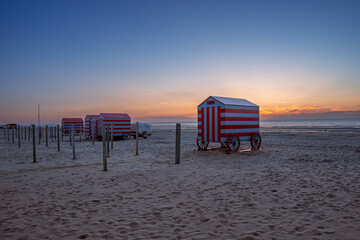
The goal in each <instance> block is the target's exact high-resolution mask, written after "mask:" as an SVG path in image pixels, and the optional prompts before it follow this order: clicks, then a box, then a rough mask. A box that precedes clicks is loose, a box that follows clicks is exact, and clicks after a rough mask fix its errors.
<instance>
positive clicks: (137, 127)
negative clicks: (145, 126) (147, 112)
mask: <svg viewBox="0 0 360 240" xmlns="http://www.w3.org/2000/svg"><path fill="white" fill-rule="evenodd" d="M135 139H136V155H139V122H136V133H135Z"/></svg>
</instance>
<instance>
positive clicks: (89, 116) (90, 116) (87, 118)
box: [85, 115, 99, 121]
mask: <svg viewBox="0 0 360 240" xmlns="http://www.w3.org/2000/svg"><path fill="white" fill-rule="evenodd" d="M94 116H99V115H86V116H85V121H86V120H90V119H91V118H92V117H94Z"/></svg>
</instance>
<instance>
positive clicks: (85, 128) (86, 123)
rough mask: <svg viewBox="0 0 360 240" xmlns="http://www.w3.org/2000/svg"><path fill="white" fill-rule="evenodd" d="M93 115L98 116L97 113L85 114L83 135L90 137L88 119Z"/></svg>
mask: <svg viewBox="0 0 360 240" xmlns="http://www.w3.org/2000/svg"><path fill="white" fill-rule="evenodd" d="M93 116H98V115H86V116H85V119H84V120H85V127H84V135H85V137H90V119H91V118H92V117H93Z"/></svg>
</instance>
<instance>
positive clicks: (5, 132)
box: [4, 127, 6, 139]
mask: <svg viewBox="0 0 360 240" xmlns="http://www.w3.org/2000/svg"><path fill="white" fill-rule="evenodd" d="M4 139H6V129H5V127H4Z"/></svg>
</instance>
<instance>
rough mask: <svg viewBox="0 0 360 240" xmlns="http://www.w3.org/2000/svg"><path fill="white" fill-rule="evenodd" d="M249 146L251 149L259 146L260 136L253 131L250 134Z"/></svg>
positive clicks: (256, 148)
mask: <svg viewBox="0 0 360 240" xmlns="http://www.w3.org/2000/svg"><path fill="white" fill-rule="evenodd" d="M250 143H251V147H252V149H253V150H259V149H260V146H261V136H260V134H258V133H255V134H253V135H252V136H251V140H250Z"/></svg>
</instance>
